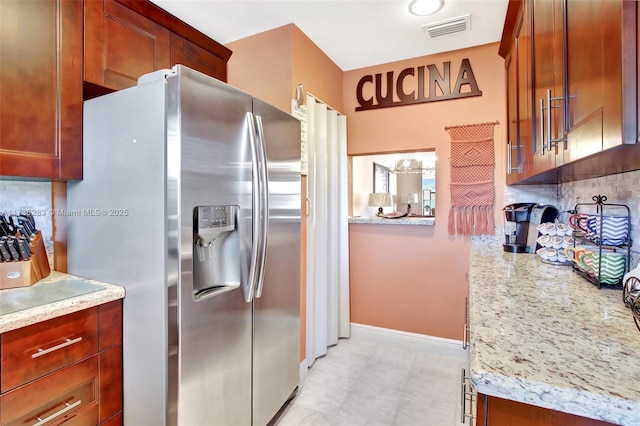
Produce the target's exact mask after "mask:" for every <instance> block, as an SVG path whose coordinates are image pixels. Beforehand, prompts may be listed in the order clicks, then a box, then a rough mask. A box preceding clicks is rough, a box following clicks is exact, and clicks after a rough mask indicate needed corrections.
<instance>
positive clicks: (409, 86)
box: [356, 58, 482, 111]
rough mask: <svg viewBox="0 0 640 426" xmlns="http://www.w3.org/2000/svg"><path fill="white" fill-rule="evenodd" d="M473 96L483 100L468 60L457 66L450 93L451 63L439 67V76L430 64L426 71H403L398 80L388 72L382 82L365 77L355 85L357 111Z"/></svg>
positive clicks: (379, 79) (378, 79)
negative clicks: (480, 97)
mask: <svg viewBox="0 0 640 426" xmlns="http://www.w3.org/2000/svg"><path fill="white" fill-rule="evenodd" d="M371 86H373V89H374V90H373V94H371V96H370V97H368V98H366V99H365V94H364V92H365V91H366V92H367V96H368V94H369V93H371ZM383 92H384V94H383ZM394 95H395V96H394ZM472 96H482V92H481V91H480V89H479V88H478V83H477V82H476V78H475V76H474V75H473V70H472V69H471V63H470V62H469V59H467V58H465V59H463V60H462V63H461V64H460V69H459V70H458V76H457V78H456V82H455V85H454V86H453V89H452V87H451V62H444V63H443V64H442V74H441V73H440V71H439V70H438V68H437V67H436V66H435V64H431V65H427V66H426V67H425V66H419V67H415V68H405V69H403V70H402V71H400V73H399V74H398V76H397V78H396V77H395V76H394V72H393V71H389V72H387V74H386V79H385V81H384V82H383V79H382V74H375V75H365V76H364V77H362V78H361V79H360V81H359V82H358V87H357V89H356V97H357V99H358V104H359V106H357V107H356V111H365V110H368V109H377V108H390V107H396V106H402V105H413V104H421V103H426V102H436V101H446V100H449V99H460V98H469V97H472Z"/></svg>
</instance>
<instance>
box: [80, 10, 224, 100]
mask: <svg viewBox="0 0 640 426" xmlns="http://www.w3.org/2000/svg"><path fill="white" fill-rule="evenodd" d="M84 4H85V47H84V49H85V51H84V53H85V57H84V60H85V65H84V81H85V82H86V83H90V84H91V85H90V86H88V87H89V88H90V89H92V90H93V91H94V92H95V93H97V94H99V93H101V92H104V91H111V90H120V89H125V88H127V87H131V86H135V85H136V84H137V80H138V77H140V76H141V75H143V74H147V73H149V72H153V71H156V70H159V69H163V68H171V67H172V66H173V65H175V64H183V65H185V66H187V67H189V68H193V69H195V70H197V71H200V72H203V73H205V74H208V75H210V76H212V77H215V78H217V79H219V80H222V81H226V79H227V61H228V59H229V57H230V56H231V51H230V50H229V49H227V48H226V47H224V46H222V45H220V44H218V43H216V42H215V41H213V40H211V39H210V38H208V37H206V36H204V35H203V34H202V33H200V32H199V31H197V30H195V29H194V28H192V27H190V26H188V25H187V24H185V23H184V22H182V21H180V20H178V19H177V18H175V17H174V16H172V15H170V14H168V13H167V12H165V11H164V10H162V9H160V8H159V7H157V6H156V5H154V4H153V3H151V2H149V1H141V0H85V1H84ZM95 86H98V87H99V88H103V89H106V90H98V89H96V87H95ZM85 87H87V86H85Z"/></svg>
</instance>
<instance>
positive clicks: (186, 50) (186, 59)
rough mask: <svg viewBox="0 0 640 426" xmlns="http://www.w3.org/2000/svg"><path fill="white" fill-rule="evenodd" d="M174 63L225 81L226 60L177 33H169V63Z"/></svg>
mask: <svg viewBox="0 0 640 426" xmlns="http://www.w3.org/2000/svg"><path fill="white" fill-rule="evenodd" d="M175 64H181V65H184V66H186V67H189V68H192V69H194V70H196V71H200V72H201V73H204V74H207V75H210V76H211V77H214V78H217V79H218V80H222V81H227V62H226V61H224V60H222V59H221V58H220V57H218V56H216V55H214V54H213V53H211V52H209V51H208V50H205V49H203V48H202V47H200V46H198V45H197V44H195V43H192V42H190V41H188V40H185V39H184V38H183V37H180V36H179V35H177V34H171V65H175Z"/></svg>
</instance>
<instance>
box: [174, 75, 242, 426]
mask: <svg viewBox="0 0 640 426" xmlns="http://www.w3.org/2000/svg"><path fill="white" fill-rule="evenodd" d="M177 71H178V77H177V78H170V79H168V84H169V97H168V104H169V108H168V118H167V123H168V129H167V130H168V135H169V137H168V148H167V153H168V167H167V170H168V171H167V173H168V180H167V185H168V188H169V190H168V198H167V204H168V207H167V210H168V212H169V222H170V225H169V230H170V231H171V229H172V228H173V229H176V228H177V230H178V231H179V232H177V233H176V235H177V236H178V237H177V239H176V240H175V245H176V247H171V242H172V241H174V240H171V239H170V247H169V249H170V253H171V252H172V253H174V256H175V257H176V265H179V270H177V271H176V274H178V275H179V277H180V280H179V284H178V288H177V289H176V294H175V296H174V297H175V299H176V300H175V306H176V307H177V310H176V311H175V312H173V315H171V318H170V320H171V319H173V321H174V322H170V331H172V332H173V334H172V335H170V337H169V340H170V344H174V345H175V346H174V348H175V350H170V359H169V373H170V375H169V401H170V407H169V408H170V415H169V424H176V425H190V426H191V425H193V426H197V425H203V426H205V425H206V426H209V425H229V426H234V425H248V424H250V423H251V334H252V333H251V303H247V302H246V300H245V294H244V291H243V287H242V285H239V286H234V285H233V284H234V282H235V280H236V279H237V277H239V276H240V277H242V278H241V280H242V281H243V282H245V281H246V275H247V270H246V269H247V268H246V265H247V263H248V255H249V252H250V251H251V243H252V217H253V216H252V215H253V212H252V210H253V204H252V203H253V201H252V187H253V184H252V178H253V173H252V154H251V148H250V142H249V133H250V131H251V126H250V124H249V119H250V118H251V116H250V112H251V108H252V98H251V96H249V95H247V94H244V93H242V92H240V91H238V90H236V89H234V88H233V87H231V86H228V85H226V84H224V83H221V82H218V81H217V80H213V79H212V78H210V77H208V76H205V75H204V74H200V73H198V72H195V71H193V70H190V69H188V68H183V67H177ZM202 206H209V207H207V208H201V209H200V210H199V213H200V214H209V213H211V212H215V211H217V210H216V209H218V210H219V209H222V210H224V211H226V212H227V213H226V215H227V216H226V217H227V218H228V219H229V224H228V225H229V226H225V227H224V231H225V232H224V235H226V236H225V237H224V238H226V240H225V242H224V243H221V244H220V247H218V248H215V250H218V249H220V250H227V249H228V250H234V251H235V252H234V253H231V254H229V253H221V254H219V255H215V256H212V258H211V259H212V260H211V259H209V258H208V257H207V256H204V257H202V256H201V257H200V259H204V258H207V259H208V260H207V261H209V260H211V266H212V268H218V269H217V270H214V271H213V272H212V273H206V271H199V273H198V274H196V277H197V278H196V279H202V280H207V279H209V277H213V276H216V277H221V278H220V280H222V281H224V282H225V283H227V284H230V285H229V287H228V288H227V289H223V290H224V291H217V290H215V289H212V291H208V287H207V286H209V284H211V283H209V282H201V283H194V264H196V263H198V262H200V260H199V258H198V253H197V247H198V246H197V245H194V241H195V239H196V237H197V235H195V234H194V220H195V217H196V216H194V213H196V212H198V208H199V207H202ZM211 214H213V213H211ZM232 216H233V218H232ZM174 219H175V223H176V225H175V226H173V225H171V223H172V220H174ZM209 219H211V218H209ZM231 225H233V226H231ZM216 229H218V230H220V229H222V228H219V227H218V228H216ZM198 232H199V233H200V234H201V235H200V236H199V237H198V238H200V239H202V238H204V239H206V238H207V237H206V235H203V234H202V229H200V230H199V231H198ZM221 235H222V234H221ZM221 238H222V237H221ZM234 238H235V241H236V243H234V242H233V241H234ZM214 244H218V243H217V242H214ZM194 247H195V248H196V250H195V253H194ZM172 248H173V249H174V250H173V251H172ZM201 254H202V253H201ZM194 256H195V259H194ZM238 258H240V259H241V262H236V261H235V260H236V259H238ZM238 268H240V269H241V270H240V271H238ZM194 284H195V285H194ZM237 284H239V283H237ZM171 298H172V293H171V289H170V301H169V305H170V306H171V305H172V300H171Z"/></svg>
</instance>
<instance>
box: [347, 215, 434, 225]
mask: <svg viewBox="0 0 640 426" xmlns="http://www.w3.org/2000/svg"><path fill="white" fill-rule="evenodd" d="M349 223H368V224H371V225H414V226H435V224H436V218H435V217H423V216H409V217H401V218H398V219H387V218H384V217H377V216H372V217H361V216H356V217H350V218H349Z"/></svg>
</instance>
